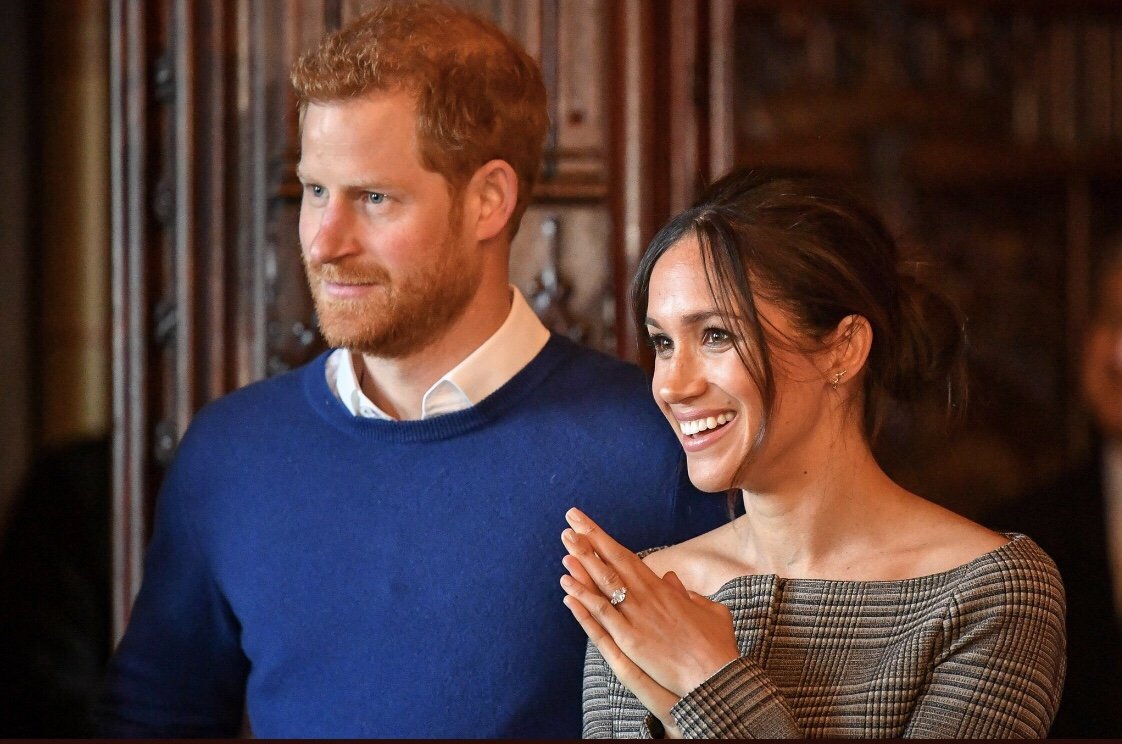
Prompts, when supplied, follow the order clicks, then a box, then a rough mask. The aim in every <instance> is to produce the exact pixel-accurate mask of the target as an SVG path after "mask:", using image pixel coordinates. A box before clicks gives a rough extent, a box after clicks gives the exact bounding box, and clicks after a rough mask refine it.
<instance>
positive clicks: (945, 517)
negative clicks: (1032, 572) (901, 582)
mask: <svg viewBox="0 0 1122 744" xmlns="http://www.w3.org/2000/svg"><path fill="white" fill-rule="evenodd" d="M916 498H917V502H916V505H915V506H914V508H913V517H912V519H910V520H908V521H909V522H910V523H911V524H910V525H909V526H908V527H907V528H905V529H901V530H900V532H899V540H900V557H901V559H903V560H904V561H905V562H907V563H911V564H912V565H911V567H910V570H907V571H906V573H910V574H912V575H914V576H923V575H928V574H935V573H941V572H943V571H948V570H950V569H953V568H957V567H959V566H962V565H965V564H967V563H969V562H971V561H973V560H974V559H976V558H978V557H979V556H982V555H985V554H986V553H989V552H991V551H993V550H996V549H998V548H1000V547H1001V546H1002V545H1005V544H1006V543H1008V542H1009V538H1008V537H1006V536H1005V535H1003V534H1001V533H1000V532H994V531H993V530H991V529H989V528H987V527H984V526H983V525H980V524H978V523H977V522H974V521H971V520H970V519H967V518H966V517H964V516H962V515H960V514H957V513H955V512H953V511H951V510H949V509H946V508H945V507H942V506H940V505H938V504H935V503H934V502H931V501H927V500H925V499H921V498H919V497H916Z"/></svg>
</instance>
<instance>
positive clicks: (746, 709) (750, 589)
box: [583, 535, 1066, 738]
mask: <svg viewBox="0 0 1122 744" xmlns="http://www.w3.org/2000/svg"><path fill="white" fill-rule="evenodd" d="M1010 537H1011V540H1010V542H1009V543H1007V544H1005V545H1003V546H1002V547H1000V548H998V549H996V550H993V551H991V552H989V553H986V554H985V555H982V556H980V557H978V558H976V559H974V560H973V561H971V562H969V563H967V564H965V565H963V566H959V567H958V568H954V569H951V570H949V571H945V572H943V573H938V574H933V575H930V576H922V577H918V578H914V579H905V580H902V581H869V582H861V581H829V580H817V579H814V580H812V579H781V578H779V577H776V576H773V575H772V576H764V575H755V576H741V577H738V578H736V579H733V580H732V581H730V582H728V583H727V584H725V585H724V586H723V587H721V588H720V589H719V590H718V591H717V593H716V594H714V595H713V596H712V599H713V600H715V601H717V602H721V603H722V604H724V605H726V606H728V607H729V608H730V609H731V610H732V615H733V623H734V625H735V628H736V636H737V642H738V644H739V646H740V652H741V654H742V656H741V658H740V659H738V660H736V661H733V662H731V663H730V664H728V665H727V666H725V667H724V668H723V669H721V670H720V671H718V672H717V673H716V674H715V675H713V677H711V678H710V679H708V680H706V681H705V682H704V683H703V684H702V685H700V686H699V687H698V688H697V689H696V690H694V691H692V692H691V693H690V694H689V695H687V696H686V697H684V698H682V700H680V701H679V702H678V704H677V705H676V706H675V707H674V709H673V710H672V711H671V712H672V715H673V716H674V718H675V721H676V722H677V723H678V725H679V727H680V728H681V729H682V731H683V733H684V734H685V735H686V736H688V737H690V738H819V737H837V738H841V737H845V738H901V737H907V738H1022V737H1029V738H1043V737H1044V736H1046V735H1047V732H1048V727H1049V726H1050V725H1051V722H1052V718H1053V716H1054V715H1055V713H1056V708H1057V706H1058V705H1059V700H1060V692H1061V690H1062V687H1063V678H1064V671H1065V663H1066V662H1065V658H1066V657H1065V633H1064V592H1063V585H1062V583H1061V581H1060V575H1059V572H1058V571H1057V570H1056V566H1055V564H1054V563H1053V562H1052V560H1051V559H1050V558H1049V557H1048V555H1047V554H1045V553H1044V551H1043V550H1041V549H1040V547H1039V546H1038V545H1037V544H1036V543H1034V542H1033V541H1032V540H1031V539H1030V538H1028V537H1025V536H1024V535H1011V536H1010ZM583 702H584V736H585V737H587V738H647V737H650V736H651V728H652V725H653V727H654V728H656V729H658V728H661V727H660V726H659V725H658V722H657V720H656V719H654V717H653V716H650V715H649V714H648V712H647V711H646V709H645V708H643V706H642V705H641V704H640V703H639V701H638V700H637V699H636V698H635V697H634V696H633V695H632V694H631V693H630V692H629V691H628V690H627V689H626V688H625V687H624V686H623V685H622V684H621V683H620V682H619V680H618V679H617V678H616V677H615V675H614V674H613V673H612V671H611V669H610V668H609V667H608V665H607V663H606V662H605V661H604V659H603V657H602V656H601V655H600V653H599V652H598V651H597V650H596V648H595V647H594V646H592V644H589V647H588V653H587V657H586V661H585V672H584V695H583Z"/></svg>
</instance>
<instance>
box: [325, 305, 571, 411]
mask: <svg viewBox="0 0 1122 744" xmlns="http://www.w3.org/2000/svg"><path fill="white" fill-rule="evenodd" d="M510 290H511V303H510V312H509V313H508V314H507V316H506V320H505V321H503V324H502V325H501V326H499V329H498V330H497V331H495V332H494V334H492V335H491V337H490V338H489V339H487V340H486V341H484V342H483V344H482V345H480V347H479V348H478V349H476V350H475V351H473V352H472V353H470V354H468V355H467V357H465V358H464V360H463V361H461V362H460V363H459V364H457V365H456V366H455V367H453V368H452V369H451V370H449V371H448V372H447V373H446V374H445V375H444V376H443V377H441V378H440V379H439V380H437V381H436V382H435V383H434V384H433V386H432V387H431V388H429V389H428V391H427V392H426V393H425V395H424V398H423V399H422V400H421V418H422V419H427V418H432V417H433V416H440V415H442V414H445V413H455V412H456V411H462V410H464V409H465V408H470V407H471V406H473V405H475V404H476V403H478V402H479V401H481V400H483V399H484V398H486V397H487V396H488V395H490V394H491V393H493V392H495V391H496V390H498V389H499V388H501V387H502V386H503V385H505V384H506V383H508V382H510V380H511V378H512V377H514V376H515V375H516V374H518V373H519V372H520V371H521V370H522V368H523V367H525V366H526V365H527V364H529V363H530V361H531V360H532V359H533V358H534V357H536V356H537V355H538V352H540V351H541V350H542V348H543V347H544V346H545V345H546V342H547V341H549V329H548V328H546V327H545V326H544V325H543V324H542V322H541V321H540V320H539V319H538V316H537V315H535V314H534V311H533V310H532V309H531V308H530V305H529V303H527V302H526V298H524V297H523V296H522V293H521V292H520V291H519V290H518V288H517V287H514V286H513V285H512V286H511V287H510ZM362 363H363V362H362V355H361V354H359V353H358V352H351V351H349V350H347V349H336V350H335V351H333V352H332V353H331V355H330V356H328V357H327V365H326V374H327V385H328V387H330V388H331V392H333V393H335V397H337V398H338V399H339V400H340V401H342V403H343V405H344V406H346V408H347V410H348V411H350V412H351V414H353V415H355V416H363V417H366V418H380V419H387V420H392V419H393V416H390V415H389V414H387V413H386V412H385V411H383V410H382V409H381V408H379V407H378V406H376V405H375V404H374V402H373V401H372V400H370V399H369V398H368V397H366V394H365V393H363V392H362V387H361V386H360V385H359V375H358V373H357V372H356V365H360V364H362Z"/></svg>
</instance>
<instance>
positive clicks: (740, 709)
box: [670, 657, 803, 739]
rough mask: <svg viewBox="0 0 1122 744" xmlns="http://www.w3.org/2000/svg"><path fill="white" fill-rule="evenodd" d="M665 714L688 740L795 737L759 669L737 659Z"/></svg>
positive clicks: (787, 713) (778, 696)
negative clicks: (667, 714) (671, 717)
mask: <svg viewBox="0 0 1122 744" xmlns="http://www.w3.org/2000/svg"><path fill="white" fill-rule="evenodd" d="M670 714H671V715H672V716H673V717H674V721H675V723H677V724H678V728H680V729H681V731H682V734H683V735H684V736H685V737H686V738H688V739H801V738H803V733H802V730H801V729H800V728H799V724H798V723H797V722H796V721H795V717H794V715H793V714H792V712H791V708H790V706H789V705H788V704H787V701H786V700H785V699H784V697H783V694H782V693H781V692H780V691H779V689H778V688H777V687H776V686H775V683H773V682H772V681H771V679H769V678H768V676H767V673H766V672H765V671H764V669H763V667H761V666H760V665H759V664H757V663H756V662H755V661H752V660H751V659H748V658H745V657H741V658H739V659H736V660H735V661H731V662H729V663H728V664H726V665H725V666H724V667H722V668H721V669H720V670H719V671H718V672H717V673H716V674H714V675H713V676H712V677H710V678H709V679H707V680H705V682H703V683H701V684H700V685H699V686H698V687H697V688H696V689H694V690H693V691H692V692H690V693H689V694H688V695H686V696H685V697H684V698H682V699H681V700H679V701H678V703H677V704H676V705H675V706H674V707H673V708H671V710H670Z"/></svg>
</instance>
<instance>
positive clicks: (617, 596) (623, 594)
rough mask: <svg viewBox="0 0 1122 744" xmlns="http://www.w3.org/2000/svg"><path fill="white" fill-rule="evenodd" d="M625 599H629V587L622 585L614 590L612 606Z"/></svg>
mask: <svg viewBox="0 0 1122 744" xmlns="http://www.w3.org/2000/svg"><path fill="white" fill-rule="evenodd" d="M625 599H627V587H626V586H621V587H620V588H619V589H616V590H615V591H614V592H612V600H611V601H612V607H615V606H616V605H617V604H619V603H620V602H622V601H623V600H625Z"/></svg>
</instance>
